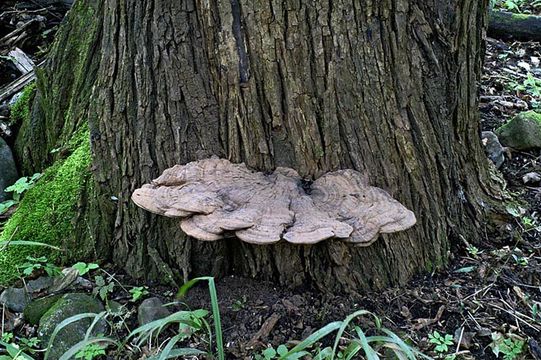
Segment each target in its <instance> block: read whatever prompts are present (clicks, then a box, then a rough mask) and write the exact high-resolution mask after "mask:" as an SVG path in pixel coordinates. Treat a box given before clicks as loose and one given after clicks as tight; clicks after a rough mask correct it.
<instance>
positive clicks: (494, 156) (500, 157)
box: [481, 131, 505, 168]
mask: <svg viewBox="0 0 541 360" xmlns="http://www.w3.org/2000/svg"><path fill="white" fill-rule="evenodd" d="M481 140H482V142H483V145H484V147H485V153H486V154H487V156H488V158H489V159H490V160H491V161H492V162H493V163H494V165H496V168H500V166H502V164H503V162H504V160H505V157H504V152H505V150H504V148H503V146H502V144H500V141H499V140H498V137H497V136H496V134H494V133H493V132H492V131H483V132H482V133H481Z"/></svg>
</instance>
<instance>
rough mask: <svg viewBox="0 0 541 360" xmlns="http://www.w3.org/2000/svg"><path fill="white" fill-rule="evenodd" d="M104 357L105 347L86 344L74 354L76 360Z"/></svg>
mask: <svg viewBox="0 0 541 360" xmlns="http://www.w3.org/2000/svg"><path fill="white" fill-rule="evenodd" d="M102 355H106V352H105V347H104V346H103V345H101V344H96V343H92V344H87V345H86V346H85V347H84V348H82V349H81V350H79V352H78V353H77V354H75V358H76V359H84V360H93V359H95V358H97V357H99V356H102Z"/></svg>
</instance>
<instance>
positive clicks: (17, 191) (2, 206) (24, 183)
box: [0, 173, 41, 215]
mask: <svg viewBox="0 0 541 360" xmlns="http://www.w3.org/2000/svg"><path fill="white" fill-rule="evenodd" d="M40 177H41V174H40V173H36V174H34V175H32V176H31V177H30V178H28V177H26V176H25V177H22V178H20V179H19V180H17V181H16V182H15V184H13V185H11V186H8V187H7V188H6V189H5V190H4V191H5V192H8V193H9V192H11V193H13V199H11V200H6V201H3V202H1V203H0V215H1V214H3V213H5V212H6V211H8V210H9V209H10V208H11V207H12V206H14V205H17V204H18V203H19V202H20V201H21V198H22V194H23V193H24V192H25V191H28V190H30V189H31V188H33V187H34V185H35V184H36V181H38V180H39V178H40Z"/></svg>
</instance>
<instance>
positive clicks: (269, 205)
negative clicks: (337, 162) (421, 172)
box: [132, 158, 416, 246]
mask: <svg viewBox="0 0 541 360" xmlns="http://www.w3.org/2000/svg"><path fill="white" fill-rule="evenodd" d="M132 199H133V201H134V202H135V203H136V204H137V205H138V206H140V207H142V208H143V209H146V210H148V211H151V212H153V213H156V214H159V215H164V216H168V217H172V218H180V226H181V228H182V230H183V231H184V232H185V233H186V234H188V235H190V236H192V237H194V238H197V239H200V240H206V241H214V240H219V239H223V238H225V237H230V236H232V235H234V236H236V237H238V238H239V239H241V240H242V241H245V242H248V243H252V244H271V243H275V242H278V241H280V240H282V239H283V240H285V241H288V242H290V243H293V244H314V243H317V242H320V241H323V240H326V239H331V238H337V239H341V240H343V241H346V242H350V243H353V244H356V245H359V246H368V245H370V244H371V243H372V242H374V240H376V238H377V237H378V234H380V233H392V232H396V231H401V230H405V229H407V228H409V227H411V226H413V225H414V224H415V221H416V220H415V215H414V214H413V212H411V211H410V210H408V209H406V208H405V207H404V206H403V205H402V204H400V203H399V202H398V201H396V200H395V199H393V198H392V197H391V196H390V195H389V194H388V193H387V192H385V191H384V190H382V189H379V188H376V187H372V186H369V185H368V184H367V183H366V181H365V180H364V179H363V177H362V176H361V174H360V173H359V172H357V171H355V170H339V171H334V172H330V173H327V174H325V175H323V176H322V177H320V178H319V179H317V180H315V181H314V182H313V183H308V182H305V181H303V180H302V178H301V177H300V176H299V174H298V173H297V172H296V171H295V170H293V169H289V168H277V169H276V170H275V171H274V172H273V173H272V174H264V173H261V172H254V171H251V170H249V169H248V168H247V167H246V166H245V165H244V164H233V163H231V162H229V161H228V160H224V159H218V158H211V159H206V160H200V161H195V162H191V163H188V164H186V165H176V166H174V167H172V168H170V169H167V170H165V171H164V173H163V174H162V175H161V176H160V177H158V178H157V179H155V180H153V181H152V182H151V184H147V185H143V187H141V188H140V189H137V190H136V191H135V192H134V193H133V195H132Z"/></svg>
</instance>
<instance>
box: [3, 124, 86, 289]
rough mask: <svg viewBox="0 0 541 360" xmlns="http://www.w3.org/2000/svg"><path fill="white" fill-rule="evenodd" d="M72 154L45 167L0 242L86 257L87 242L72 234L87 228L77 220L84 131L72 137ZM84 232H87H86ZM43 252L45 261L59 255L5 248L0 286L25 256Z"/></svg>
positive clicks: (81, 205) (81, 193)
mask: <svg viewBox="0 0 541 360" xmlns="http://www.w3.org/2000/svg"><path fill="white" fill-rule="evenodd" d="M70 146H71V147H73V149H74V151H73V153H72V154H71V155H70V156H69V157H68V158H67V159H65V160H59V161H57V162H56V163H55V164H54V165H53V166H51V167H50V168H48V169H47V170H46V171H45V173H44V174H43V176H42V177H41V178H40V179H39V180H38V182H37V183H36V185H35V187H33V188H32V189H30V190H28V192H27V193H26V194H25V195H24V198H23V199H22V201H21V203H20V204H19V207H18V209H17V211H16V212H15V214H14V215H13V216H12V217H11V218H10V219H9V221H8V222H7V224H6V225H5V226H4V229H3V231H2V232H1V233H0V246H2V245H3V244H2V243H1V242H2V241H7V240H10V239H13V240H28V241H39V242H43V243H47V244H51V245H57V246H61V247H66V244H71V246H69V247H67V248H68V249H69V252H68V253H67V254H66V255H68V256H70V257H71V258H78V257H83V256H85V255H88V253H89V252H90V251H91V250H92V249H91V248H90V249H89V248H88V247H86V246H87V245H88V244H89V242H88V241H87V242H85V241H84V238H83V239H81V238H80V237H79V236H80V235H81V234H80V233H79V234H78V233H76V231H75V229H76V226H81V225H87V226H88V224H85V223H84V219H79V221H80V222H81V223H80V224H78V223H76V222H75V220H76V219H78V217H79V216H80V214H81V213H83V212H84V206H85V204H84V203H83V202H82V201H81V200H82V197H83V196H84V194H85V193H86V191H87V190H86V189H87V186H88V184H89V181H90V178H91V173H90V162H91V157H90V143H89V141H88V131H82V132H81V133H80V134H78V136H77V137H74V138H73V140H72V142H71V144H70ZM86 233H88V229H87V231H86ZM44 253H47V254H48V256H49V260H52V259H59V258H61V256H62V254H61V253H58V252H56V251H49V250H46V249H45V248H42V247H39V248H35V247H28V246H9V247H8V248H7V249H6V250H4V251H1V252H0V284H6V283H8V282H10V281H11V280H13V279H15V278H17V276H18V271H17V265H20V264H21V263H22V262H24V260H25V257H26V256H28V255H33V256H36V255H37V254H39V255H40V256H42V255H44Z"/></svg>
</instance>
